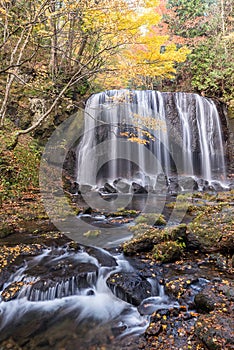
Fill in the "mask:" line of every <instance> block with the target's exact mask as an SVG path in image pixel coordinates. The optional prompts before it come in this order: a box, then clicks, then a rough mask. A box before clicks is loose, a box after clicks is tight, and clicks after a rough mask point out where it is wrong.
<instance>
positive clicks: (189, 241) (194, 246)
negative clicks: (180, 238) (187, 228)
mask: <svg viewBox="0 0 234 350" xmlns="http://www.w3.org/2000/svg"><path fill="white" fill-rule="evenodd" d="M186 248H187V249H188V250H198V249H200V248H201V243H200V241H199V239H198V237H197V236H196V234H194V233H192V232H189V233H188V234H187V236H186Z"/></svg>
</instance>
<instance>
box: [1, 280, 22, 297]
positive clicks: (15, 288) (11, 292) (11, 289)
mask: <svg viewBox="0 0 234 350" xmlns="http://www.w3.org/2000/svg"><path fill="white" fill-rule="evenodd" d="M23 286H24V282H12V283H11V284H10V285H9V286H8V287H7V288H5V289H4V290H3V292H2V293H1V297H2V300H3V301H9V300H12V299H15V298H17V296H18V295H19V293H20V291H21V289H22V288H23Z"/></svg>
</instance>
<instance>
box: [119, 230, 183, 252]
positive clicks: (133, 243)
mask: <svg viewBox="0 0 234 350" xmlns="http://www.w3.org/2000/svg"><path fill="white" fill-rule="evenodd" d="M144 225H147V224H138V225H136V226H133V227H132V228H131V231H132V232H134V229H135V228H136V231H135V233H134V237H133V238H132V239H131V240H130V241H128V242H125V243H124V244H123V251H124V253H125V254H126V255H132V254H135V253H138V252H148V251H151V250H152V249H153V247H154V246H155V245H156V244H159V243H162V242H167V241H178V242H179V243H178V244H180V246H183V245H185V243H184V242H185V240H186V229H187V226H186V225H185V224H180V225H177V226H173V227H169V228H166V229H159V228H149V229H148V230H147V229H146V228H147V226H145V228H144ZM141 230H142V231H144V232H143V233H142V234H141V233H140V231H141Z"/></svg>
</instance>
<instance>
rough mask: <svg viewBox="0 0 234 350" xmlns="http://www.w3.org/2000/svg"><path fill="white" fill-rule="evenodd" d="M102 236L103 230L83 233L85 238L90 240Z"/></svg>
mask: <svg viewBox="0 0 234 350" xmlns="http://www.w3.org/2000/svg"><path fill="white" fill-rule="evenodd" d="M100 234H101V230H89V231H87V232H85V233H83V236H84V237H88V238H95V237H98V236H99V235H100Z"/></svg>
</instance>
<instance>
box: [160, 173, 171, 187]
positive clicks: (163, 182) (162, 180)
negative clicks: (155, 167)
mask: <svg viewBox="0 0 234 350" xmlns="http://www.w3.org/2000/svg"><path fill="white" fill-rule="evenodd" d="M168 185H169V182H168V178H167V176H166V175H165V174H158V175H157V186H168Z"/></svg>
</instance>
